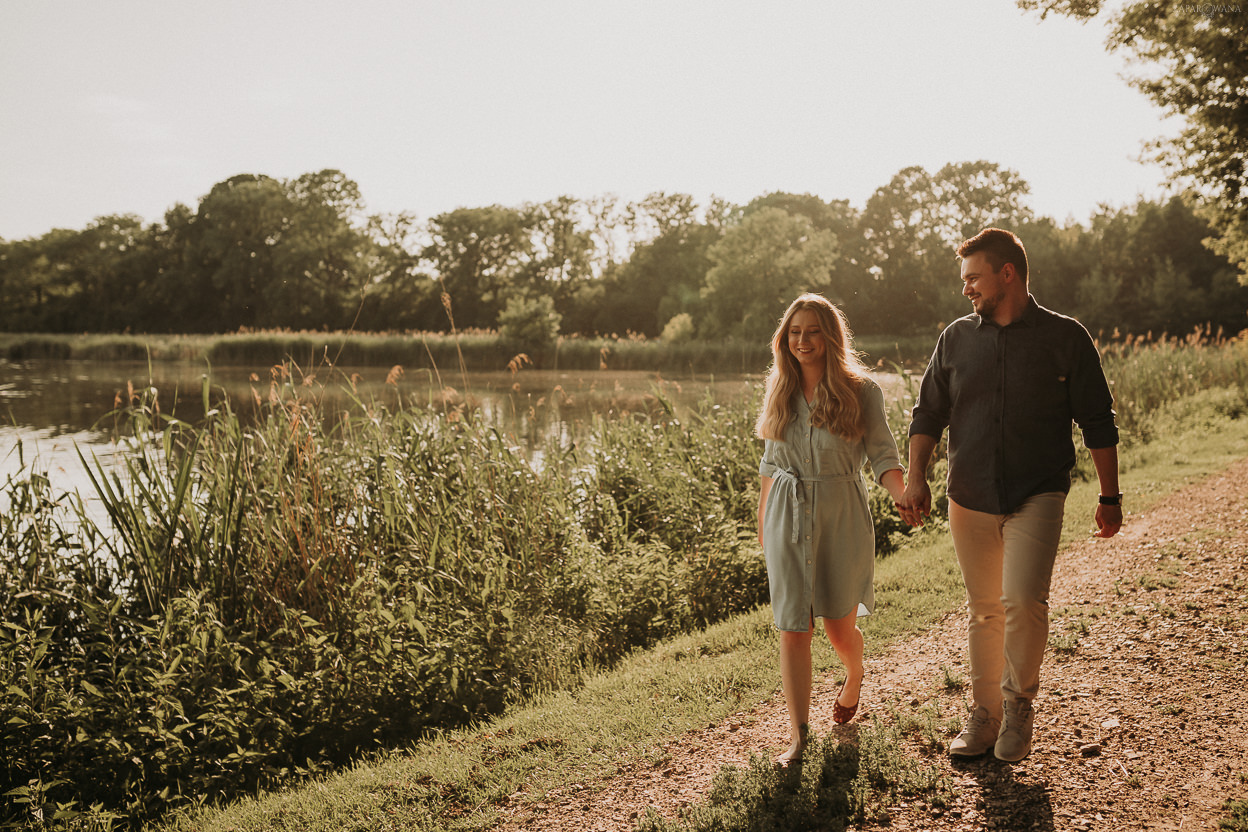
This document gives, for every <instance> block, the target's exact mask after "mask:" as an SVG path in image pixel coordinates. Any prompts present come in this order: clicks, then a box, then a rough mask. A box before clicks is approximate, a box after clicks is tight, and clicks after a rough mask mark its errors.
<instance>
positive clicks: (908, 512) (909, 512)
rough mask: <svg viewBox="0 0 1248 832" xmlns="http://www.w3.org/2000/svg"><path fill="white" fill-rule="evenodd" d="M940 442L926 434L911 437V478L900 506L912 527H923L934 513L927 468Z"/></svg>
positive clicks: (899, 509) (902, 515)
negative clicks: (925, 519) (925, 520)
mask: <svg viewBox="0 0 1248 832" xmlns="http://www.w3.org/2000/svg"><path fill="white" fill-rule="evenodd" d="M939 441H940V440H939V439H938V438H937V437H935V436H928V435H927V434H926V433H913V434H911V435H910V477H909V481H908V482H907V483H906V492H905V497H904V499H903V500H902V502H901V503H899V504H898V506H897V510H898V511H899V512H900V513H901V519H902V520H905V521H906V522H907V523H909V524H910V525H911V526H921V525H923V518H924V517H926V516H927V515H929V514H931V513H932V489H931V488H930V487H929V486H928V484H927V466H928V464H929V463H931V461H932V452H933V451H934V450H936V443H937V442H939Z"/></svg>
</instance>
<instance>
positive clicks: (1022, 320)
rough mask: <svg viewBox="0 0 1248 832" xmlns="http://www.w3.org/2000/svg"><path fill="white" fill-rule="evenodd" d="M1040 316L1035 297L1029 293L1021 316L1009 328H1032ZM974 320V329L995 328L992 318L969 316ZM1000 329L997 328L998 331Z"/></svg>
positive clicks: (1038, 305) (975, 314) (974, 314)
mask: <svg viewBox="0 0 1248 832" xmlns="http://www.w3.org/2000/svg"><path fill="white" fill-rule="evenodd" d="M1039 314H1040V304H1038V303H1036V299H1035V297H1033V296H1032V294H1031V292H1028V293H1027V305H1026V306H1025V307H1023V314H1022V315H1019V316H1018V320H1017V321H1015V322H1014V323H1012V324H1010V326H1017V325H1019V324H1022V325H1023V326H1033V325H1034V324H1035V322H1036V316H1037V315H1039ZM971 317H972V318H974V319H975V328H976V329H980V328H982V327H984V326H997V324H996V323H995V322H994V321H993V320H992V318H985V317H984V316H983V315H981V314H979V313H978V312H975V313H973V314H972V315H971ZM1000 328H1001V327H998V329H1000Z"/></svg>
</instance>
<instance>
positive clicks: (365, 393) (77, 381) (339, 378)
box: [0, 360, 761, 496]
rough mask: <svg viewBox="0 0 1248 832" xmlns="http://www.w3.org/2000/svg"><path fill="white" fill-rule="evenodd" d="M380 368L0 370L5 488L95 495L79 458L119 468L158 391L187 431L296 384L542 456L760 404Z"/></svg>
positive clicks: (720, 387) (621, 375)
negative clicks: (28, 480) (654, 420)
mask: <svg viewBox="0 0 1248 832" xmlns="http://www.w3.org/2000/svg"><path fill="white" fill-rule="evenodd" d="M388 375H389V371H388V370H387V369H385V368H380V367H338V368H333V369H332V370H322V371H320V372H318V373H317V374H314V375H313V374H309V375H307V376H301V375H297V376H296V377H294V378H290V377H286V378H283V377H281V374H280V372H275V368H271V367H268V366H265V367H257V368H249V367H214V368H212V370H211V374H210V375H209V371H208V369H207V368H206V367H205V366H204V365H202V364H194V363H182V362H157V363H153V364H151V365H150V366H149V365H148V364H146V363H142V362H134V363H129V362H100V361H43V360H41V361H20V362H11V361H4V360H0V484H2V483H3V482H4V481H5V479H6V478H7V477H8V476H9V475H11V474H13V473H14V472H16V471H18V470H20V469H21V468H22V467H23V466H25V467H26V468H27V470H36V471H38V472H40V473H44V474H47V476H48V477H49V478H50V479H51V481H52V485H53V489H54V491H57V492H60V491H73V490H76V491H78V493H79V494H82V495H84V496H86V495H89V494H91V493H93V489H92V486H91V482H90V479H89V478H88V476H87V472H86V470H85V468H84V466H83V464H82V461H81V460H80V459H79V458H78V452H79V450H81V452H82V453H83V455H84V456H86V457H87V459H91V458H92V457H95V458H97V459H99V460H100V461H101V462H103V463H104V464H105V466H112V465H114V464H115V462H116V460H117V456H118V454H119V448H121V447H122V445H119V444H118V443H119V440H122V441H123V442H124V428H125V426H126V425H125V420H124V419H121V418H120V417H118V416H117V415H115V413H114V411H115V410H116V408H117V407H118V406H120V405H122V404H124V403H125V401H126V399H127V398H128V397H129V396H130V395H132V393H135V394H137V393H140V392H141V391H144V390H150V391H155V392H154V394H149V395H155V398H156V401H157V403H158V405H159V407H160V411H161V412H162V413H164V414H166V415H168V414H172V415H175V416H176V417H178V418H179V419H182V420H184V421H186V422H189V423H191V424H196V423H198V422H200V421H201V420H202V419H203V417H204V412H205V402H204V395H203V389H204V382H205V379H207V381H208V383H209V393H208V403H207V407H219V406H221V404H222V402H223V401H225V400H228V401H229V404H230V407H231V408H233V410H234V411H235V412H236V413H238V414H239V415H240V417H241V418H243V419H244V420H246V419H248V418H251V417H253V416H254V414H255V412H256V410H257V403H258V402H262V401H266V400H267V399H268V397H269V396H270V391H271V390H272V388H273V384H274V383H275V382H276V383H278V384H279V385H295V386H297V387H298V388H299V394H300V395H301V396H304V395H311V396H315V397H317V398H319V399H320V400H321V402H322V404H323V405H324V412H326V413H333V412H335V411H341V410H345V409H347V408H349V407H351V406H352V398H353V397H356V398H358V399H360V400H361V401H364V402H378V403H383V404H386V405H387V406H390V407H395V406H397V405H398V404H399V403H400V398H401V400H402V404H403V406H405V407H426V408H432V409H436V410H444V409H445V410H450V409H454V408H464V407H471V408H473V409H476V410H478V411H479V412H480V413H481V414H482V416H483V418H484V419H485V420H486V421H487V422H489V423H490V424H492V425H494V426H496V427H498V428H499V429H500V430H501V431H502V432H503V433H505V434H506V435H507V436H510V437H512V438H513V439H514V441H515V443H516V445H517V447H519V448H522V449H523V450H524V451H526V452H527V453H530V454H534V453H539V452H540V448H541V447H542V446H543V445H544V444H545V443H546V442H547V441H550V440H552V439H553V440H556V441H559V442H562V443H565V444H566V443H567V442H570V441H573V440H575V439H576V438H577V436H578V434H580V433H581V432H582V431H583V430H584V428H585V427H586V426H587V425H588V424H589V423H590V422H591V421H592V419H593V416H594V415H595V414H603V415H607V416H611V415H618V414H621V413H625V412H634V413H635V412H648V413H655V412H658V411H659V410H660V409H661V405H660V403H659V399H658V396H660V395H661V396H663V397H664V398H666V399H668V400H669V401H670V402H672V403H673V404H674V405H675V406H676V407H677V409H678V412H679V410H680V409H682V408H690V407H692V406H694V405H695V404H696V403H697V402H698V401H699V400H701V399H702V398H703V397H704V396H706V395H707V394H708V393H710V394H712V395H714V397H715V400H716V401H718V402H729V401H734V400H739V399H741V398H744V397H750V396H755V395H757V392H758V388H759V385H760V384H761V378H760V377H759V376H743V375H741V374H728V375H725V376H717V377H711V376H688V375H686V376H685V377H683V378H675V377H671V378H669V377H665V376H662V375H660V374H656V373H650V372H641V371H637V372H620V371H611V370H607V371H538V370H531V369H521V370H519V371H518V372H516V373H514V374H513V373H509V372H501V373H468V374H466V375H461V374H459V373H454V374H447V373H443V374H442V376H441V377H440V378H439V377H436V376H434V375H433V374H432V373H430V372H428V371H420V372H417V373H407V374H406V375H404V376H402V377H400V378H397V379H391V381H392V382H394V383H387V376H388Z"/></svg>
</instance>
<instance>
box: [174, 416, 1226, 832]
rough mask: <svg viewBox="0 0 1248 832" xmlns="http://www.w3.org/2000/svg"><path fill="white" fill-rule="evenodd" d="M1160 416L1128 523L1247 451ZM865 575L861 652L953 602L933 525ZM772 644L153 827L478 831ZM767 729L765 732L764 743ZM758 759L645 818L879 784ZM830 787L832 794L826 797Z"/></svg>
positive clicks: (703, 656)
mask: <svg viewBox="0 0 1248 832" xmlns="http://www.w3.org/2000/svg"><path fill="white" fill-rule="evenodd" d="M1201 395H1203V396H1206V404H1205V406H1206V407H1209V408H1214V409H1215V410H1216V405H1217V402H1218V401H1219V400H1220V399H1219V394H1218V393H1217V392H1213V393H1207V394H1201ZM1198 399H1199V397H1198ZM1179 410H1180V411H1181V412H1182V413H1183V414H1189V415H1190V414H1191V413H1192V412H1198V413H1204V412H1205V411H1204V410H1203V409H1202V407H1201V405H1200V403H1199V401H1197V402H1196V404H1193V405H1186V406H1184V407H1182V408H1180V409H1179ZM1173 417H1174V414H1173V413H1171V414H1170V415H1167V414H1166V413H1159V414H1158V421H1157V422H1156V424H1157V426H1158V429H1159V431H1164V432H1163V433H1161V435H1168V436H1169V439H1168V440H1167V441H1169V442H1171V443H1173V444H1174V445H1176V446H1182V447H1186V448H1188V449H1189V452H1188V453H1187V454H1185V456H1184V458H1183V459H1182V460H1176V459H1175V458H1174V457H1173V456H1172V455H1169V454H1164V453H1155V452H1154V450H1155V449H1153V448H1150V447H1148V446H1136V447H1133V448H1127V449H1126V450H1125V451H1124V459H1123V463H1124V464H1123V468H1124V475H1123V488H1124V491H1126V492H1127V494H1128V495H1129V498H1128V504H1127V507H1128V523H1129V522H1130V514H1131V513H1139V512H1143V511H1146V510H1147V509H1148V507H1149V506H1150V505H1152V503H1153V502H1155V501H1156V500H1158V499H1160V498H1161V497H1162V496H1164V495H1166V494H1168V493H1170V492H1172V491H1174V490H1176V489H1179V488H1182V487H1183V486H1185V485H1188V484H1190V483H1191V482H1192V481H1193V480H1195V479H1196V478H1197V477H1198V476H1204V475H1207V474H1209V473H1212V472H1214V471H1217V470H1219V469H1221V468H1224V467H1226V466H1227V465H1229V464H1230V463H1231V462H1233V461H1235V460H1237V459H1240V458H1243V457H1244V456H1248V422H1245V421H1244V420H1241V419H1236V418H1233V417H1232V416H1231V415H1229V414H1227V413H1225V412H1222V413H1220V414H1219V413H1217V412H1215V413H1214V414H1213V415H1211V416H1210V417H1209V418H1207V419H1199V420H1197V423H1196V424H1195V425H1184V424H1182V423H1180V422H1179V421H1177V420H1173ZM1167 420H1171V421H1167ZM1095 495H1096V486H1095V484H1094V483H1091V482H1086V481H1085V482H1079V483H1077V484H1076V486H1075V488H1074V489H1073V491H1072V494H1071V496H1070V499H1069V501H1068V503H1067V505H1068V510H1067V516H1066V526H1065V530H1064V539H1065V540H1067V541H1068V542H1069V541H1074V540H1076V539H1079V538H1083V537H1085V536H1087V535H1088V534H1089V533H1090V528H1091V525H1090V524H1091V515H1092V511H1093V507H1094V506H1095ZM1081 509H1082V510H1081ZM1058 568H1061V566H1060V559H1059V567H1058ZM877 576H878V578H877V600H878V611H877V614H876V615H874V616H871V617H870V618H869V619H867V620H866V621H865V622H864V632H865V634H866V637H867V642H868V650H869V651H870V652H872V653H878V652H879V651H881V650H883V649H885V648H886V647H887V646H888V645H889V644H891V643H893V642H895V641H896V640H898V639H902V638H905V637H906V636H907V635H909V634H911V633H913V632H915V631H916V630H919V629H921V628H923V627H925V626H927V625H928V624H930V623H931V622H932V621H933V620H935V619H937V618H939V617H940V616H942V615H944V614H946V613H947V612H949V611H951V610H954V609H957V608H958V607H959V606H960V605H961V603H962V601H963V593H962V588H961V583H960V579H959V576H958V573H957V567H956V564H955V562H954V558H953V553H952V549H951V546H950V545H949V543H948V540H947V536H946V535H944V534H943V533H941V530H939V529H936V530H934V533H931V534H925V535H922V536H919V537H918V538H916V539H915V540H914V541H913V542H912V543H911V545H909V546H906V547H904V548H902V549H900V550H898V551H897V552H896V553H894V554H892V555H890V556H889V557H887V558H884V559H883V560H882V561H881V562H880V564H879V570H878V573H877ZM775 650H776V647H775V639H774V635H773V634H772V632H771V629H770V617H769V615H768V613H767V612H765V611H764V610H758V611H755V612H751V613H748V614H743V615H740V616H737V617H735V618H733V619H730V620H728V621H726V622H723V623H720V624H717V625H714V626H712V627H710V628H709V629H707V630H706V631H705V632H703V633H698V634H694V635H689V636H682V637H679V638H676V639H673V640H671V641H668V642H665V643H664V644H663V645H661V646H660V647H658V648H657V649H655V650H653V651H649V652H645V653H640V654H637V655H634V656H632V657H630V658H629V659H628V660H626V661H625V662H624V663H623V664H622V665H621V666H620V667H619V668H618V669H617V670H615V671H613V672H612V673H610V674H605V675H602V676H597V677H595V678H594V679H592V680H591V681H590V683H589V684H587V685H586V686H585V687H584V688H583V689H581V690H579V691H576V692H565V693H560V694H558V695H554V696H550V697H547V698H546V699H544V700H542V701H540V702H537V703H534V704H532V705H529V706H526V707H523V708H518V709H516V710H514V711H512V712H510V713H508V714H507V715H505V716H504V717H502V718H500V719H498V720H495V721H491V722H488V723H484V724H482V725H479V726H477V727H475V728H472V729H465V730H460V731H450V732H446V733H445V734H442V735H441V736H439V737H438V738H437V739H436V740H433V741H430V742H428V743H422V744H420V745H418V746H416V747H414V748H412V749H411V750H410V751H404V752H395V753H391V754H388V755H385V756H384V757H381V758H378V759H376V760H374V761H372V762H369V763H366V764H360V765H357V766H355V767H353V768H352V769H351V770H350V771H348V772H343V773H341V774H337V775H334V776H331V777H327V778H324V779H322V780H319V781H318V782H316V783H315V784H313V785H308V786H302V787H297V788H293V789H290V790H288V791H285V792H282V793H281V794H275V795H269V796H265V797H262V798H259V799H247V800H243V801H240V802H238V803H235V804H233V805H231V806H229V807H227V808H225V809H222V810H220V811H205V812H202V813H192V814H188V815H185V816H183V817H181V818H179V819H175V820H173V821H171V822H170V823H169V824H168V825H167V826H165V827H164V828H166V829H170V830H190V829H204V830H236V831H237V832H247V831H249V830H255V831H256V832H259V831H260V830H277V829H306V830H309V832H320V831H321V830H325V832H329V830H335V832H337V830H344V829H345V830H356V829H359V830H364V829H413V830H425V829H428V830H432V829H462V830H471V829H488V828H490V827H491V825H492V824H493V823H494V822H495V821H496V819H497V817H498V812H499V811H500V809H501V808H502V807H503V805H504V800H503V799H504V798H508V797H509V796H512V795H517V793H522V794H519V795H518V796H516V797H511V798H509V800H514V801H529V800H538V799H540V798H541V796H542V795H543V794H544V793H545V792H546V791H547V790H549V789H552V788H555V787H557V786H560V785H566V784H569V783H575V782H581V781H586V780H593V779H594V778H598V777H610V776H612V775H613V774H615V773H617V772H620V771H623V770H626V769H627V767H628V765H629V764H630V763H631V762H633V761H637V760H653V759H654V757H655V756H656V755H658V754H660V753H661V744H662V742H663V741H664V739H666V738H667V737H670V736H672V735H675V734H679V733H681V732H683V731H687V730H690V729H694V728H700V727H704V726H705V725H706V724H708V723H716V722H720V721H722V720H723V719H724V718H725V717H727V716H728V715H730V714H734V713H740V712H742V711H748V709H749V708H750V706H752V705H754V704H756V703H758V702H761V701H763V700H765V699H767V698H768V697H770V696H771V695H772V694H773V693H774V692H775V691H776V688H777V682H778V680H777V671H776V669H775ZM815 659H816V672H817V673H824V674H826V673H828V672H830V671H836V669H837V665H836V662H835V659H834V656H833V654H832V652H831V650H830V648H827V647H826V645H825V646H823V647H822V648H820V649H817V650H816V654H815ZM934 681H936V682H939V680H934ZM873 730H874V729H873ZM879 730H881V731H884V730H886V727H884V726H881V727H880V729H879ZM782 740H783V738H782V737H777V738H776V743H777V746H778V744H779V743H781V742H782ZM759 752H760V754H763V753H765V752H766V749H761V748H760V749H759ZM820 753H822V754H824V755H825V757H826V758H827V760H828V762H826V763H821V765H820V767H819V768H820V771H824V769H825V768H826V769H827V770H829V771H832V770H835V769H836V765H837V763H836V760H837V759H840V758H837V757H836V754H837V753H846V752H838V751H837V749H836V748H835V747H829V746H828V745H825V746H824V747H823V748H822V749H821V752H820ZM875 765H881V766H883V765H885V762H879V763H876V764H875ZM887 765H888V766H904V767H908V768H906V769H905V771H904V772H903V771H902V770H901V769H896V770H895V776H894V778H893V781H892V784H893V786H895V785H896V784H898V783H906V782H914V783H920V784H922V783H925V782H926V781H923V776H924V772H923V769H922V766H921V765H918V764H915V763H907V762H905V761H897V760H893V761H891V762H887ZM769 771H770V770H769V769H768V768H767V767H766V766H763V767H761V768H759V770H758V771H756V772H755V773H754V774H753V775H751V776H752V778H753V779H750V778H748V777H747V778H746V780H747V781H748V782H746V781H743V780H742V779H741V777H742V775H740V774H731V773H727V772H726V773H724V774H723V775H721V779H720V780H719V781H717V783H718V784H719V785H718V786H717V790H715V791H714V792H713V796H712V799H711V801H710V802H708V803H706V804H700V805H699V806H698V807H696V811H695V812H693V813H691V815H690V817H689V818H688V821H689V824H688V825H684V826H663V825H660V824H659V823H658V821H656V820H654V819H653V818H651V819H649V820H647V821H646V822H647V823H649V824H650V828H651V829H656V830H657V829H677V828H679V829H700V828H711V827H707V826H698V825H697V824H698V823H701V822H703V820H704V819H705V817H709V816H712V815H714V816H717V817H724V816H733V817H740V816H744V815H749V814H750V813H754V815H753V816H754V817H757V816H758V813H759V812H764V813H766V812H773V815H768V817H776V816H779V815H776V814H774V813H780V814H783V813H787V812H790V811H792V808H793V805H794V804H793V800H796V799H797V798H798V797H801V799H802V800H806V801H809V800H816V801H817V800H823V801H825V802H828V801H831V803H829V804H828V805H831V804H832V803H835V804H836V805H838V806H841V807H842V808H843V809H844V811H847V812H848V811H849V809H847V808H844V807H852V806H855V805H856V806H858V807H859V809H858V810H855V811H859V813H860V815H861V816H863V817H866V816H868V814H867V813H869V811H870V807H871V806H878V805H880V803H879V801H880V800H882V799H883V797H885V796H887V789H888V788H890V787H892V786H889V785H888V784H877V785H875V786H870V785H869V783H863V782H860V783H858V785H853V782H854V781H852V780H846V779H845V778H841V779H840V780H837V779H836V778H835V777H831V776H829V778H827V782H824V781H823V780H821V781H820V783H811V784H808V785H806V786H801V785H800V784H799V786H797V787H796V788H797V793H795V794H790V795H789V797H787V798H785V799H784V800H782V801H779V802H776V801H774V800H773V801H771V802H768V801H767V800H764V799H763V796H764V795H765V794H768V793H771V794H774V793H775V790H776V789H777V788H779V787H780V785H783V784H777V783H776V782H775V781H774V775H772V774H769V773H768V772H769ZM903 774H904V775H905V776H904V777H903ZM864 776H866V775H864ZM907 778H910V779H909V780H907ZM829 782H830V783H832V784H833V786H832V787H829V786H828V783H829ZM821 784H822V785H821ZM829 788H832V790H833V792H834V793H829V792H828V789H829ZM913 788H914V789H916V790H918V791H923V790H926V792H925V793H926V794H928V795H929V796H930V798H931V799H932V800H939V799H940V794H941V788H940V786H939V784H937V783H931V782H927V783H926V785H916V786H913ZM768 789H771V790H772V791H771V792H768V791H767V790H768ZM803 789H805V790H804V791H802V790H803ZM871 789H874V790H875V791H874V792H872V791H871ZM792 791H793V789H792V788H790V792H792ZM803 795H804V796H803ZM855 795H857V797H855ZM872 795H874V797H872ZM842 798H843V799H844V802H837V801H840V800H842ZM854 800H856V801H857V802H856V803H854V802H853V801H854ZM716 801H718V803H716ZM872 801H876V802H874V803H873V802H872ZM712 804H715V805H712ZM768 806H770V807H772V808H770V809H769V808H767V807H768ZM760 807H761V808H760ZM863 807H866V808H863ZM838 811H840V810H838ZM725 828H728V827H725ZM742 828H746V827H742ZM1230 828H1236V827H1230Z"/></svg>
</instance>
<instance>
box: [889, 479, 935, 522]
mask: <svg viewBox="0 0 1248 832" xmlns="http://www.w3.org/2000/svg"><path fill="white" fill-rule="evenodd" d="M893 507H894V508H896V509H897V513H898V514H899V515H901V519H902V521H903V522H904V523H906V525H909V526H922V525H923V521H924V519H925V518H926V517H927V516H928V515H929V514H931V513H932V489H931V488H930V487H928V484H927V480H925V479H923V478H921V477H914V476H911V477H910V478H909V480H908V481H907V482H906V487H905V489H904V490H903V491H902V494H901V499H896V498H895V497H894V500H893Z"/></svg>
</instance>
